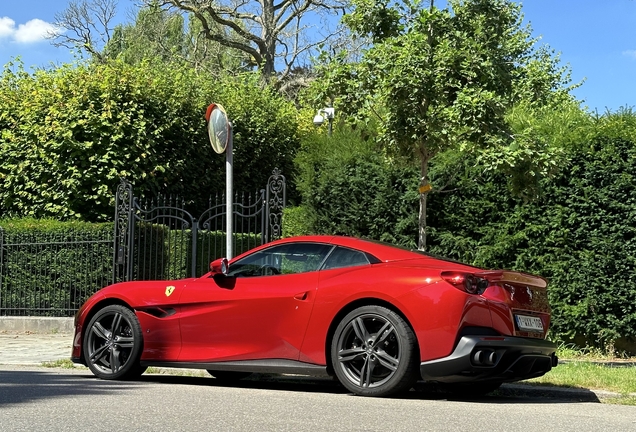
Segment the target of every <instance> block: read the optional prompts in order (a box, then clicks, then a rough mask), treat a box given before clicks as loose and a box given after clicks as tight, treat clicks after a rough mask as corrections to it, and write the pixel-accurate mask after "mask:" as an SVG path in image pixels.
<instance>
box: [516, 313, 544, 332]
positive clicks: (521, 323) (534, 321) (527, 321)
mask: <svg viewBox="0 0 636 432" xmlns="http://www.w3.org/2000/svg"><path fill="white" fill-rule="evenodd" d="M515 319H516V320H517V327H519V330H525V331H539V332H542V331H543V322H542V321H541V318H539V317H533V316H527V315H515Z"/></svg>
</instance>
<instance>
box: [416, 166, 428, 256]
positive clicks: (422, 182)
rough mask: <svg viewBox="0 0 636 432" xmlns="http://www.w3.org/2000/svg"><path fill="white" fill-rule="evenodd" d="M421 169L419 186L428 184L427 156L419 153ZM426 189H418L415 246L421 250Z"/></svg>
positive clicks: (424, 242) (422, 246)
mask: <svg viewBox="0 0 636 432" xmlns="http://www.w3.org/2000/svg"><path fill="white" fill-rule="evenodd" d="M420 157H421V171H420V175H421V177H420V188H421V187H422V186H426V185H428V159H429V158H428V157H426V156H424V155H421V156H420ZM427 195H428V191H427V190H426V191H424V192H422V189H420V217H419V229H418V232H419V236H418V245H417V248H418V249H419V250H421V251H424V250H426V198H427Z"/></svg>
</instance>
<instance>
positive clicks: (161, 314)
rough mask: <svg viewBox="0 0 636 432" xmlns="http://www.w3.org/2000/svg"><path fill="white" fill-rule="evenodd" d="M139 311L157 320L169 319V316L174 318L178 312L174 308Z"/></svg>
mask: <svg viewBox="0 0 636 432" xmlns="http://www.w3.org/2000/svg"><path fill="white" fill-rule="evenodd" d="M139 310H140V311H142V312H146V313H147V314H148V315H152V316H154V317H157V318H168V317H169V316H172V315H174V314H176V313H177V311H176V310H175V309H173V308H165V309H162V308H158V307H154V308H144V309H139Z"/></svg>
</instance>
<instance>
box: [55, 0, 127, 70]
mask: <svg viewBox="0 0 636 432" xmlns="http://www.w3.org/2000/svg"><path fill="white" fill-rule="evenodd" d="M116 9H117V0H72V1H71V2H70V3H69V5H68V7H67V8H66V9H65V10H64V11H62V12H59V13H56V14H55V27H56V28H62V29H64V31H58V32H55V33H50V34H49V38H50V39H51V40H52V41H53V42H52V43H53V45H54V46H56V47H61V46H62V47H65V48H68V49H79V50H81V51H86V52H87V53H88V54H89V55H90V56H91V57H92V58H94V59H96V60H97V61H99V62H102V63H103V62H104V61H106V57H105V56H104V55H103V52H102V49H103V48H104V47H105V46H106V45H107V44H108V42H109V41H110V38H111V35H112V32H113V27H112V21H113V19H114V18H115V13H116Z"/></svg>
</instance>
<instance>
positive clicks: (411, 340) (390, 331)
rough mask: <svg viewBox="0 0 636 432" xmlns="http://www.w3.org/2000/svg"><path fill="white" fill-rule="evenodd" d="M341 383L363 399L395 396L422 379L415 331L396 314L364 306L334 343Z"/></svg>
mask: <svg viewBox="0 0 636 432" xmlns="http://www.w3.org/2000/svg"><path fill="white" fill-rule="evenodd" d="M331 361H332V364H333V368H334V371H335V373H336V376H337V377H338V380H339V381H340V383H342V385H344V386H345V387H346V388H347V389H348V390H349V391H351V392H353V393H355V394H357V395H360V396H378V397H383V396H391V395H394V394H396V393H400V392H403V391H406V390H408V389H410V388H411V387H412V386H413V384H415V381H417V379H418V377H419V370H418V366H419V352H418V345H417V340H416V338H415V334H414V333H413V330H412V329H411V327H410V326H409V325H408V324H407V323H406V321H404V319H403V318H402V317H401V316H400V315H398V314H397V313H395V312H394V311H392V310H390V309H387V308H385V307H382V306H362V307H359V308H357V309H355V310H353V311H351V312H350V313H349V314H347V316H345V317H344V318H343V319H342V321H341V322H340V324H339V325H338V327H337V328H336V331H335V333H334V337H333V340H332V342H331Z"/></svg>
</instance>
